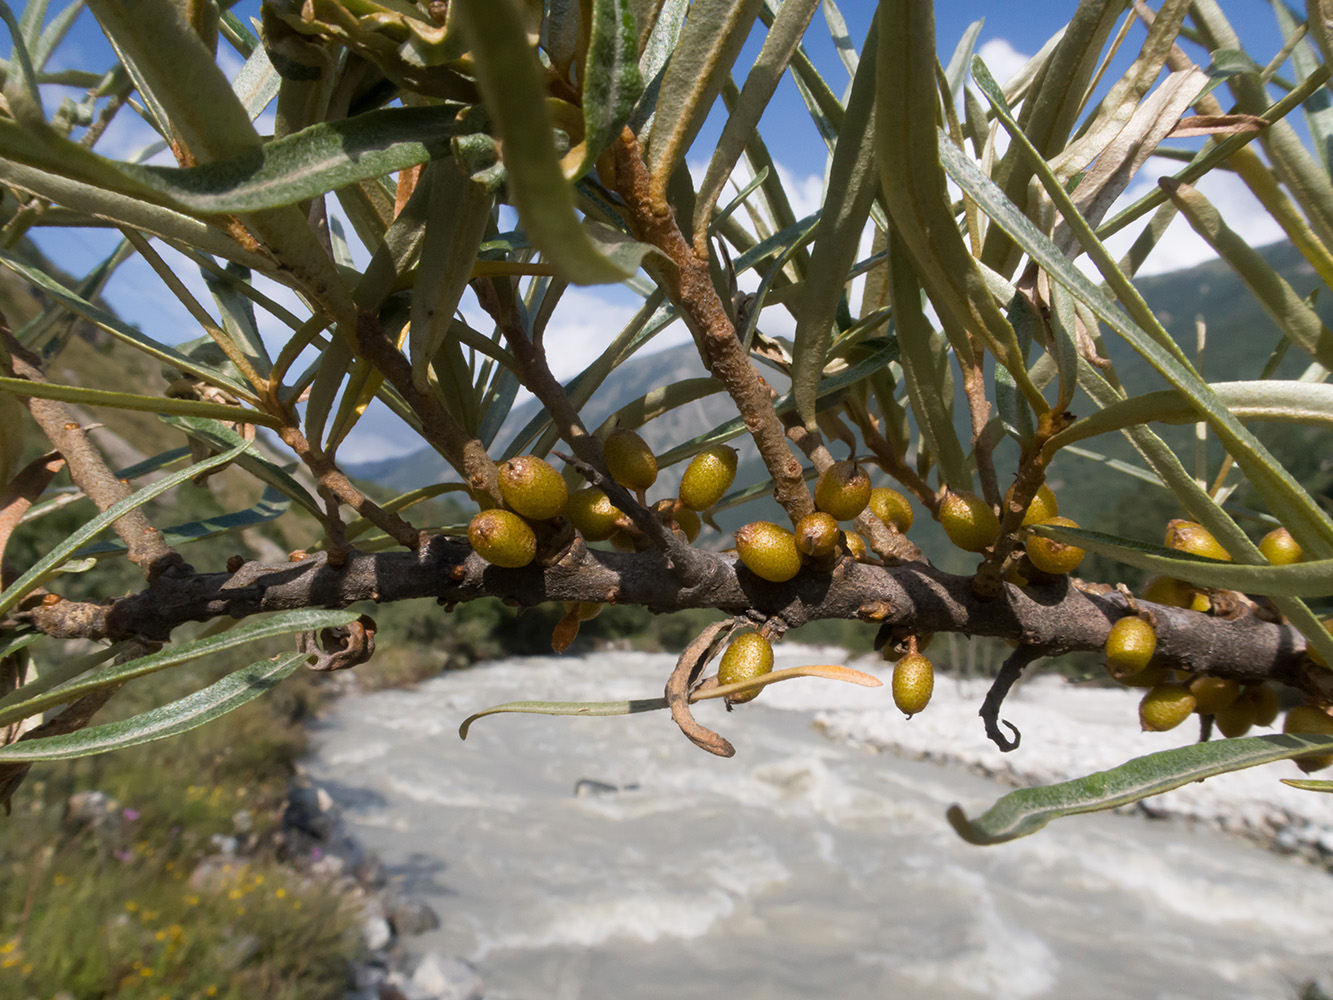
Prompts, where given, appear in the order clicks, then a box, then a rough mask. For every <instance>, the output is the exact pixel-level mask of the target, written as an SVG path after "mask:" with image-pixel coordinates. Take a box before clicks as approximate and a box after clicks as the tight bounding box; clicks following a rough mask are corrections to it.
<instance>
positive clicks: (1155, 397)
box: [1049, 379, 1333, 451]
mask: <svg viewBox="0 0 1333 1000" xmlns="http://www.w3.org/2000/svg"><path fill="white" fill-rule="evenodd" d="M1209 388H1210V389H1212V391H1213V392H1214V393H1216V394H1217V398H1218V399H1219V400H1220V401H1221V402H1222V405H1223V406H1225V407H1226V408H1227V409H1228V410H1229V411H1231V413H1232V414H1234V415H1235V416H1236V418H1237V419H1238V420H1247V421H1248V420H1263V421H1275V422H1280V423H1296V424H1308V425H1311V426H1323V425H1333V385H1328V384H1325V383H1320V382H1296V381H1283V380H1279V379H1260V380H1253V381H1248V382H1213V383H1210V385H1209ZM1198 419H1199V411H1198V410H1197V409H1196V408H1195V407H1194V406H1193V405H1192V404H1191V403H1190V402H1189V400H1188V399H1187V398H1186V397H1185V396H1184V395H1183V394H1182V393H1180V392H1178V391H1176V390H1175V389H1162V390H1159V391H1158V392H1148V393H1144V394H1143V395H1141V396H1132V397H1130V398H1129V399H1126V400H1124V401H1122V402H1119V403H1115V404H1112V405H1111V406H1108V407H1106V409H1104V410H1099V411H1097V412H1096V413H1092V414H1089V415H1088V416H1086V417H1084V418H1083V419H1082V420H1078V421H1076V422H1075V423H1073V424H1071V425H1070V426H1069V427H1068V428H1067V429H1065V430H1063V431H1061V432H1060V433H1059V434H1057V435H1056V436H1055V437H1054V438H1052V439H1051V442H1050V445H1049V448H1050V450H1052V451H1054V450H1055V449H1059V448H1063V447H1065V446H1066V445H1069V444H1072V443H1073V442H1075V441H1083V440H1086V439H1087V438H1090V437H1095V436H1097V435H1098V434H1105V433H1107V432H1109V431H1118V430H1123V429H1125V428H1126V427H1133V426H1134V425H1136V424H1145V423H1148V422H1150V421H1158V422H1161V423H1167V424H1187V423H1193V422H1195V421H1196V420H1198Z"/></svg>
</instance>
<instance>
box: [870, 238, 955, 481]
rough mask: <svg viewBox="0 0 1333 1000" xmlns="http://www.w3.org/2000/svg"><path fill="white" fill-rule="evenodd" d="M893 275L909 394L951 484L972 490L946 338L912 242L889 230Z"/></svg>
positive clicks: (929, 446)
mask: <svg viewBox="0 0 1333 1000" xmlns="http://www.w3.org/2000/svg"><path fill="white" fill-rule="evenodd" d="M889 273H890V286H891V289H892V296H893V314H894V319H895V322H896V326H897V332H898V343H899V345H900V347H901V350H902V357H901V358H900V361H899V363H900V364H901V365H902V366H903V372H904V373H905V374H906V376H907V398H908V399H909V401H910V402H911V404H912V412H913V413H914V414H916V422H917V426H918V427H919V428H920V430H921V437H922V439H923V442H924V446H925V449H926V451H928V452H929V453H930V457H931V458H932V459H933V460H934V462H935V463H936V464H937V465H938V466H939V468H940V475H941V476H942V477H943V479H944V482H945V484H946V485H948V486H951V487H952V488H953V489H954V490H956V491H962V492H971V486H972V474H971V472H970V471H969V470H968V467H967V458H966V456H965V455H964V453H963V446H962V443H961V442H960V441H959V440H958V432H957V431H956V430H955V429H954V424H953V411H952V407H953V373H952V371H951V370H950V367H949V348H948V344H947V342H946V341H945V339H944V338H943V337H942V336H940V334H939V333H937V332H936V331H935V330H934V329H932V328H931V325H930V322H929V321H928V320H927V319H926V315H925V312H924V311H923V309H922V307H921V286H920V285H918V284H917V279H916V274H915V273H914V272H913V268H912V261H911V260H910V259H909V256H908V252H907V247H906V244H904V243H903V242H902V240H900V239H899V238H898V235H897V230H896V229H895V230H893V231H891V232H890V234H889Z"/></svg>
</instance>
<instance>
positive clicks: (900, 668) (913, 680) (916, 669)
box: [893, 653, 935, 719]
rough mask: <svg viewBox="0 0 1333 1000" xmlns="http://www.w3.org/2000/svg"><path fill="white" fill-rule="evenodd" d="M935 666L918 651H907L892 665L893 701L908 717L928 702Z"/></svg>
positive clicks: (931, 691)
mask: <svg viewBox="0 0 1333 1000" xmlns="http://www.w3.org/2000/svg"><path fill="white" fill-rule="evenodd" d="M934 691H935V668H934V667H933V666H932V665H931V662H930V661H929V660H928V659H926V658H925V657H924V656H922V655H921V654H920V653H908V654H907V655H906V656H904V657H903V658H902V659H901V660H899V661H898V662H897V663H896V664H894V667H893V703H894V704H895V705H897V706H898V710H899V711H900V712H902V713H903V714H904V715H906V716H907V717H908V718H909V719H910V718H911V717H912V716H914V715H916V713H917V712H920V711H921V710H922V709H923V708H925V707H926V705H927V704H928V703H929V702H930V696H931V694H932V693H934Z"/></svg>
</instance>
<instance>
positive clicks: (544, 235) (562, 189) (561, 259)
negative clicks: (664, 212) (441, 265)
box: [456, 0, 652, 285]
mask: <svg viewBox="0 0 1333 1000" xmlns="http://www.w3.org/2000/svg"><path fill="white" fill-rule="evenodd" d="M456 2H457V6H458V12H459V16H460V18H461V19H462V23H463V26H464V29H465V30H466V32H467V35H468V37H469V39H470V40H471V43H472V52H473V56H474V57H475V59H476V68H477V84H478V86H479V87H480V88H481V92H482V95H483V96H484V97H485V99H486V108H487V110H488V111H489V112H490V113H491V116H492V118H493V120H494V123H495V125H496V127H497V129H498V132H499V138H500V140H501V146H502V148H503V155H504V163H505V169H506V171H507V173H508V185H509V196H510V197H511V198H512V200H513V203H514V207H515V208H516V209H518V216H519V219H520V220H521V221H522V223H523V227H524V229H525V230H526V231H527V234H528V238H529V239H530V240H532V244H533V246H535V247H537V248H538V249H539V250H541V252H542V254H543V255H544V256H545V258H546V259H547V260H548V261H550V262H551V263H552V264H554V265H555V266H556V267H558V268H559V269H560V273H561V274H562V275H563V276H564V277H565V278H567V279H568V280H570V281H572V282H574V283H576V284H585V285H586V284H597V283H605V282H613V281H623V280H624V279H626V278H628V277H629V276H630V275H632V274H633V273H634V272H635V270H637V269H638V265H639V261H641V260H642V259H643V256H644V255H645V254H646V253H648V252H649V251H650V250H651V249H652V248H651V247H649V246H647V245H646V244H642V243H638V242H636V241H634V240H633V239H631V238H630V237H629V236H626V235H625V234H623V233H618V232H616V231H615V230H612V229H610V228H609V227H605V226H602V227H596V228H595V227H594V225H593V224H592V223H589V224H588V225H587V226H586V227H585V226H582V225H580V224H579V220H578V216H577V215H576V213H575V208H574V188H573V185H572V184H571V183H570V182H569V181H568V180H567V179H566V177H565V175H564V173H563V171H562V169H561V166H560V159H559V156H558V154H557V152H556V148H555V143H554V141H553V137H552V136H553V125H552V122H551V116H550V113H549V112H548V110H547V105H546V88H545V85H544V83H543V79H542V70H541V66H540V64H539V63H538V61H537V57H536V55H535V53H534V52H533V50H532V47H531V46H530V45H529V44H528V38H527V32H526V29H525V27H524V18H523V16H522V13H521V12H520V10H519V9H518V7H517V5H516V3H515V2H514V0H456Z"/></svg>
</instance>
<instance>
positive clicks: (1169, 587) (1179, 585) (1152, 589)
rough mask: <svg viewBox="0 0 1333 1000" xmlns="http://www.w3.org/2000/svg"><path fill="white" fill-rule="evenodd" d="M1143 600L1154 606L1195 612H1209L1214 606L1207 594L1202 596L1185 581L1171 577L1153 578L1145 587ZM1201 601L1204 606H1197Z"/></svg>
mask: <svg viewBox="0 0 1333 1000" xmlns="http://www.w3.org/2000/svg"><path fill="white" fill-rule="evenodd" d="M1143 599H1144V600H1145V601H1152V602H1153V603H1154V604H1165V605H1167V606H1169V607H1172V608H1190V609H1191V610H1193V611H1207V610H1208V608H1209V607H1211V604H1212V602H1210V601H1209V600H1208V597H1207V595H1206V594H1201V593H1200V592H1199V591H1198V590H1196V589H1195V588H1194V587H1192V586H1190V585H1189V584H1188V583H1186V582H1185V581H1184V580H1177V579H1175V578H1174V577H1170V576H1154V577H1152V578H1151V579H1150V580H1149V581H1148V582H1147V583H1145V584H1144V585H1143ZM1201 601H1202V602H1203V603H1202V606H1196V605H1199V604H1200V602H1201Z"/></svg>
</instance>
